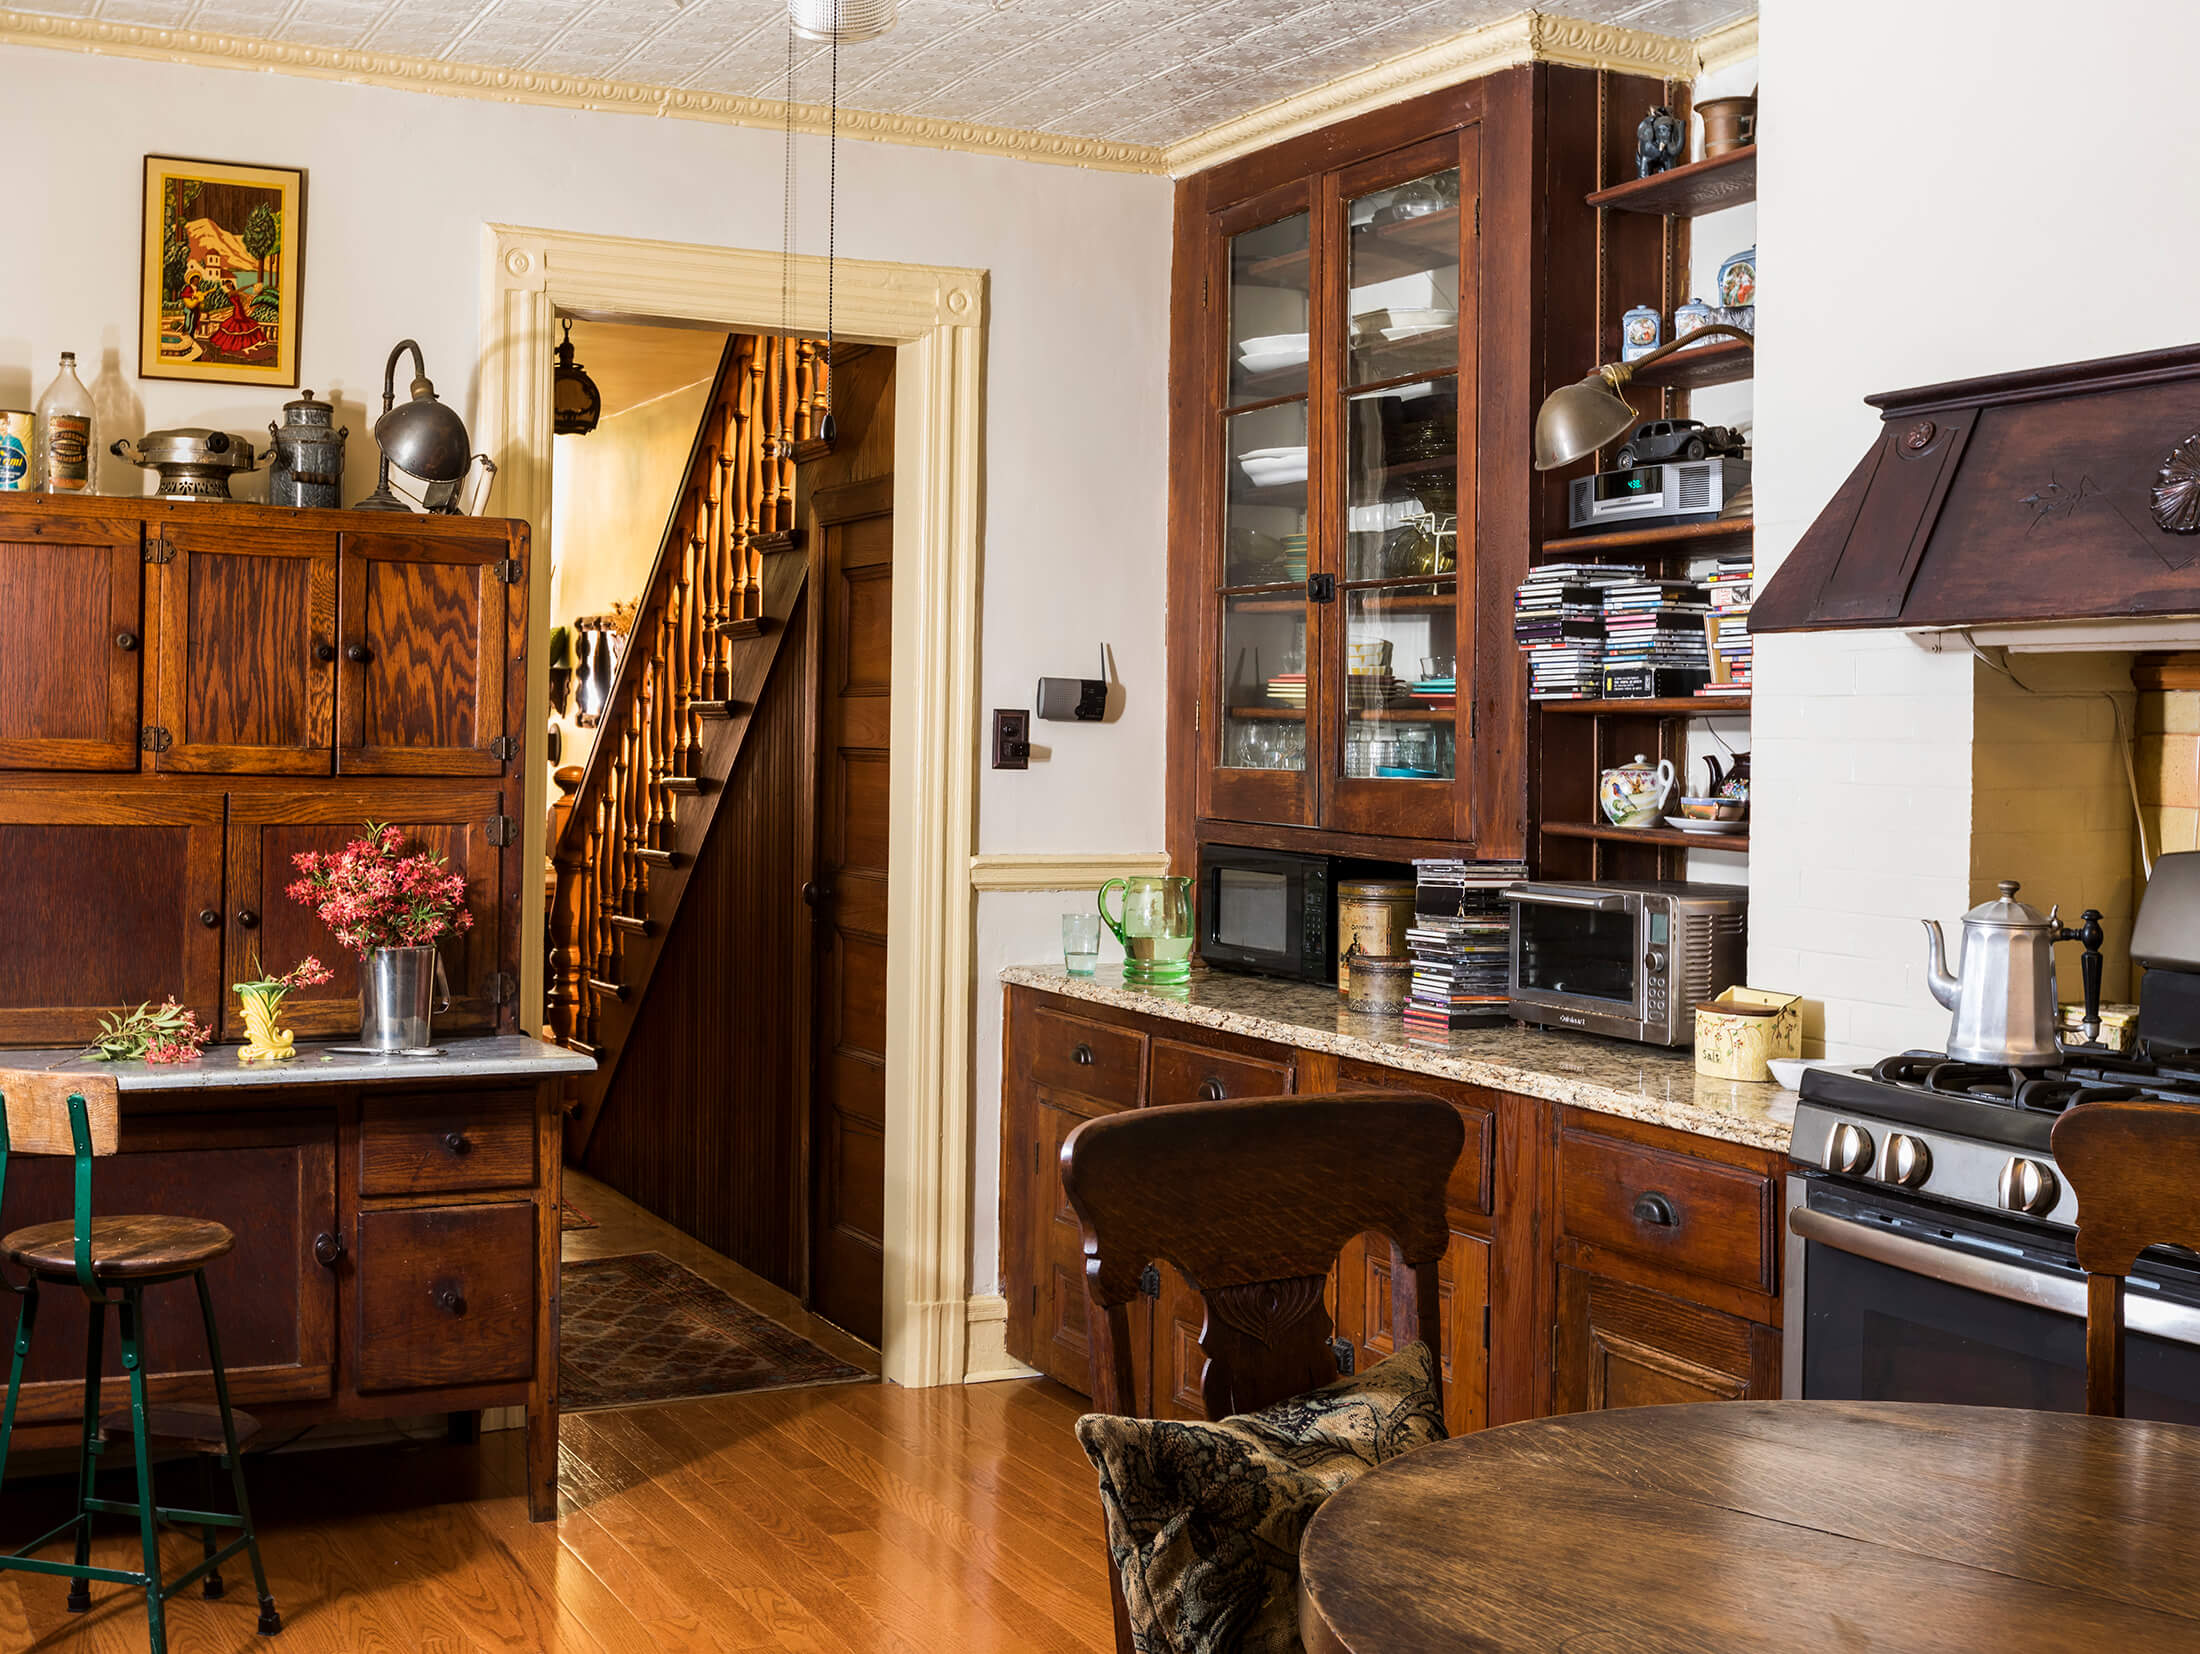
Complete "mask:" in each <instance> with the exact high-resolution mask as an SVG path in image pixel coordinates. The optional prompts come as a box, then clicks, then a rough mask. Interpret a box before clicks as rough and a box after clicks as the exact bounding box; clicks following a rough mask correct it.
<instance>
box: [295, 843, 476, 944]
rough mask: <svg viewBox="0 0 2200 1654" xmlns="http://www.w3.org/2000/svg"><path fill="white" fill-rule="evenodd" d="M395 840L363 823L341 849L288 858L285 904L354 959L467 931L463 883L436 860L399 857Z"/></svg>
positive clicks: (421, 855) (421, 854)
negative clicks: (292, 871) (290, 872)
mask: <svg viewBox="0 0 2200 1654" xmlns="http://www.w3.org/2000/svg"><path fill="white" fill-rule="evenodd" d="M403 843H404V838H403V835H402V834H400V833H399V832H398V830H397V829H396V828H395V827H390V826H386V825H385V826H377V825H376V824H375V823H373V822H371V821H370V822H368V823H367V826H366V837H365V838H356V839H353V840H352V841H351V842H350V843H349V844H347V845H345V846H344V848H343V849H341V850H338V851H335V852H333V853H332V852H328V851H321V850H304V851H301V852H299V853H298V854H297V855H296V856H293V857H292V858H291V860H292V861H293V862H295V863H296V865H297V868H298V873H299V877H298V878H297V879H295V880H293V881H292V883H291V885H290V888H289V890H288V892H287V894H288V895H289V897H290V899H291V900H292V901H294V902H297V903H299V904H300V905H302V906H305V907H310V908H311V909H313V911H314V913H315V915H316V916H317V917H318V918H319V919H320V921H321V923H323V924H324V925H326V926H328V928H329V929H330V930H331V931H332V932H334V933H335V936H336V940H337V941H338V942H339V943H340V944H342V945H343V946H344V947H347V948H349V949H350V950H351V951H352V952H354V953H356V954H358V955H359V956H360V957H361V958H365V957H366V955H367V954H368V953H369V952H370V951H371V950H372V949H375V948H418V947H427V946H429V945H431V944H433V943H434V942H435V941H436V939H437V938H439V937H442V936H445V935H455V934H457V933H459V932H461V931H465V930H470V929H471V928H472V927H473V922H474V916H473V915H472V914H471V913H469V912H468V911H467V910H466V879H465V876H464V875H463V874H459V873H454V872H452V871H451V870H450V866H449V864H448V863H447V862H446V861H445V859H444V858H443V857H442V856H439V855H434V854H431V853H430V852H428V851H425V850H420V851H415V852H414V853H413V854H412V855H409V856H401V855H399V854H398V851H399V850H400V848H401V847H402V846H403Z"/></svg>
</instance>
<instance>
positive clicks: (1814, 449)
mask: <svg viewBox="0 0 2200 1654" xmlns="http://www.w3.org/2000/svg"><path fill="white" fill-rule="evenodd" d="M2196 49H2200V11H2196V10H2195V9H2194V8H2193V7H2192V6H2191V5H2190V4H2189V3H2187V0H2123V3H2122V4H2120V5H2118V6H2116V7H2113V8H2108V9H2106V10H2103V9H2100V8H2096V9H2094V10H2092V11H2084V10H2079V11H2073V10H2072V9H2071V8H2070V7H2068V6H2067V5H2062V4H2055V3H2050V0H1940V3H1938V4H1934V5H1923V6H1921V5H1918V4H1916V3H1915V0H1844V3H1843V4H1841V5H1838V6H1834V5H1827V4H1825V3H1824V0H1764V6H1763V13H1762V18H1761V22H1760V30H1759V50H1760V53H1761V57H1760V60H1759V62H1760V68H1761V70H1762V106H1761V109H1762V117H1763V122H1764V144H1763V151H1762V156H1761V159H1760V160H1759V163H1758V196H1759V200H1758V222H1759V226H1760V229H1759V236H1758V242H1759V254H1760V260H1761V268H1760V275H1761V279H1762V283H1763V286H1762V291H1761V293H1760V296H1759V299H1758V320H1759V339H1760V341H1761V344H1760V348H1759V352H1758V358H1757V363H1758V372H1757V383H1756V417H1757V423H1756V472H1755V483H1756V500H1757V551H1758V565H1759V572H1760V576H1762V575H1763V574H1765V573H1766V572H1768V571H1769V570H1770V569H1771V568H1773V567H1774V566H1776V565H1777V563H1778V561H1779V559H1780V558H1781V557H1782V556H1783V555H1784V554H1785V553H1786V552H1787V551H1788V550H1789V549H1790V548H1791V547H1792V546H1793V544H1794V543H1795V541H1796V539H1797V538H1798V537H1799V536H1800V535H1801V534H1802V532H1803V530H1804V529H1805V528H1806V527H1807V526H1808V525H1809V523H1810V521H1811V519H1812V518H1813V517H1815V516H1816V515H1817V513H1818V511H1819V510H1820V509H1821V508H1822V507H1823V506H1824V504H1825V502H1826V500H1827V499H1828V498H1829V497H1830V496H1831V495H1832V494H1833V492H1834V490H1835V489H1836V488H1837V487H1839V485H1840V483H1841V481H1842V480H1843V478H1844V477H1845V476H1846V475H1847V473H1848V471H1849V470H1850V468H1851V467H1852V466H1853V465H1854V464H1855V462H1856V461H1857V459H1858V458H1859V457H1861V456H1862V454H1863V453H1864V451H1865V449H1866V448H1867V446H1868V445H1869V444H1870V443H1871V442H1872V441H1873V439H1874V437H1875V435H1876V433H1877V430H1878V425H1879V421H1878V418H1877V416H1876V414H1874V412H1873V411H1872V410H1871V409H1869V408H1867V407H1865V406H1864V404H1863V400H1862V399H1863V397H1864V396H1865V395H1866V394H1867V393H1868V392H1872V391H1880V390H1889V389H1896V388H1900V387H1903V386H1909V385H1919V384H1929V383H1932V382H1934V381H1937V380H1943V379H1954V378H1961V377H1965V376H1968V375H1972V374H1980V373H1988V372H1994V371H1998V370H2001V369H2006V368H2016V367H2023V366H2028V365H2032V364H2038V363H2049V362H2062V361H2071V360H2075V359H2079V358H2084V357H2092V356H2105V355H2111V354H2114V353H2117V352H2121V351H2132V350H2142V349H2147V348H2150V347H2154V346H2159V345H2167V344H2173V343H2182V342H2185V341H2188V340H2190V339H2191V338H2192V337H2193V332H2194V325H2195V323H2194V317H2195V310H2194V307H2193V303H2192V281H2191V272H2192V270H2193V267H2194V261H2195V257H2196V255H2200V220H2195V219H2194V218H2193V217H2192V215H2190V214H2182V213H2178V212H2176V211H2174V210H2172V211H2168V212H2165V211H2164V210H2163V208H2164V205H2165V203H2166V202H2171V201H2174V200H2175V199H2177V192H2176V188H2175V186H2174V185H2172V184H2169V183H2167V182H2166V181H2167V180H2172V179H2177V178H2181V177H2188V176H2190V175H2191V174H2192V171H2193V168H2194V167H2195V165H2196V164H2200V112H2196V109H2195V106H2194V104H2193V101H2192V99H2191V96H2190V89H2189V86H2188V85H2187V80H2188V78H2189V77H2188V75H2187V72H2186V67H2185V66H2186V64H2187V63H2188V62H2189V61H2190V60H2191V58H2192V55H2193V52H2194V51H2195V50H2196ZM2043 133H2044V134H2047V135H2045V136H2043V135H2042V134H2043ZM2134 156H2138V157H2144V160H2143V163H2141V164H2133V162H2132V159H2131V158H2132V157H2134ZM1757 652H1758V653H1757V659H1758V683H1757V693H1756V696H1755V729H1754V737H1755V742H1756V753H1757V757H1756V764H1755V768H1756V774H1757V777H1758V781H1757V789H1756V795H1755V796H1756V799H1757V803H1756V806H1755V809H1754V811H1753V815H1754V818H1755V819H1754V821H1753V823H1752V827H1751V834H1750V845H1751V852H1752V853H1751V857H1750V862H1751V878H1750V884H1751V898H1752V900H1751V948H1750V978H1751V980H1752V981H1753V982H1758V983H1761V984H1765V985H1768V986H1780V987H1786V988H1791V989H1793V990H1796V991H1799V992H1801V993H1803V994H1806V995H1808V996H1810V997H1811V998H1812V999H1815V1000H1821V1001H1823V1002H1824V1006H1825V1012H1824V1025H1823V1029H1822V1033H1823V1037H1824V1038H1825V1041H1826V1044H1827V1048H1828V1050H1829V1052H1830V1053H1831V1054H1833V1055H1836V1056H1849V1057H1854V1058H1865V1057H1873V1056H1880V1055H1884V1054H1885V1053H1886V1052H1888V1051H1891V1050H1897V1049H1900V1048H1902V1047H1903V1046H1906V1045H1912V1044H1917V1045H1938V1044H1940V1043H1941V1042H1942V1041H1943V1040H1944V1039H1945V1037H1946V1028H1947V1018H1946V1014H1945V1013H1944V1012H1942V1011H1941V1010H1940V1009H1939V1008H1938V1007H1937V1006H1935V1005H1934V1004H1933V1002H1932V1000H1931V998H1930V996H1929V995H1928V994H1927V993H1926V991H1925V987H1924V981H1923V974H1924V973H1923V951H1922V947H1921V943H1920V933H1919V929H1918V925H1917V920H1918V918H1920V917H1939V918H1940V919H1942V920H1943V922H1946V921H1948V920H1951V919H1953V918H1954V917H1955V916H1956V915H1957V914H1959V913H1961V912H1962V911H1963V909H1964V908H1965V907H1966V906H1968V905H1969V903H1970V899H1971V891H1972V880H1971V875H1972V865H1971V863H1972V856H1971V838H1972V832H1973V811H1972V785H1973V750H1972V743H1973V733H1974V717H1975V713H1976V708H1977V705H1978V702H1979V699H1980V697H1981V695H1982V694H1983V693H1984V691H1982V689H1981V687H1980V685H1981V679H1980V677H1979V673H1981V672H1983V671H1984V669H1983V668H1975V667H1974V665H1973V663H1972V662H1971V661H1970V660H1969V659H1968V658H1967V657H1964V656H1961V655H1944V656H1937V657H1936V656H1929V655H1926V654H1924V653H1922V652H1921V651H1919V650H1918V649H1916V648H1915V647H1914V646H1912V645H1911V644H1910V643H1908V642H1907V641H1905V640H1903V639H1902V638H1901V637H1899V636H1884V635H1872V634H1862V635H1855V636H1840V635H1821V636H1805V637H1767V638H1760V640H1759V642H1758V645H1757ZM2020 670H2021V668H2020ZM2026 894H2027V895H2028V896H2029V895H2031V894H2033V892H2032V891H2031V890H2030V889H2029V888H2028V889H2027V892H2026ZM2038 895H2039V896H2040V897H2041V899H2042V900H2043V901H2046V900H2055V899H2060V900H2061V901H2062V902H2063V905H2064V907H2065V908H2066V909H2074V908H2077V907H2082V906H2085V905H2089V898H2087V897H2086V895H2085V893H2084V892H2083V891H2064V890H2042V891H2040V892H2038ZM2091 905H2105V904H2100V903H2092V904H2091ZM1820 1031H1821V1030H1813V1032H1820Z"/></svg>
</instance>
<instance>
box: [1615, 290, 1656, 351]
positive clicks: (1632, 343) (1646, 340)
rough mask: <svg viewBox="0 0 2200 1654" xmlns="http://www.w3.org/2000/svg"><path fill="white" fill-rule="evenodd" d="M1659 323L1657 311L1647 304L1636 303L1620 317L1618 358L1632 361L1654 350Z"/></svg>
mask: <svg viewBox="0 0 2200 1654" xmlns="http://www.w3.org/2000/svg"><path fill="white" fill-rule="evenodd" d="M1661 325H1662V324H1661V323H1660V321H1659V318H1658V313H1657V311H1655V310H1654V309H1652V308H1651V307H1650V306H1649V305H1647V304H1638V305H1636V306H1635V308H1634V309H1632V310H1630V311H1628V312H1627V314H1626V315H1624V316H1622V317H1620V319H1619V359H1620V360H1621V361H1623V362H1632V361H1635V360H1637V359H1639V358H1641V357H1644V356H1647V355H1649V354H1650V353H1651V352H1652V351H1653V350H1656V349H1657V348H1658V331H1659V328H1660V326H1661Z"/></svg>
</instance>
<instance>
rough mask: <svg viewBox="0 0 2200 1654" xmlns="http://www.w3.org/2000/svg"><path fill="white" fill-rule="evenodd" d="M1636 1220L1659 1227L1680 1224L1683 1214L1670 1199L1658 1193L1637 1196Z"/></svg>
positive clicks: (1667, 1227) (1674, 1226) (1672, 1227)
mask: <svg viewBox="0 0 2200 1654" xmlns="http://www.w3.org/2000/svg"><path fill="white" fill-rule="evenodd" d="M1635 1221H1636V1222H1637V1223H1647V1224H1650V1225H1652V1226H1653V1227H1654V1228H1658V1229H1675V1228H1678V1227H1679V1226H1680V1221H1681V1214H1680V1212H1679V1211H1678V1210H1677V1209H1676V1208H1675V1207H1674V1205H1673V1203H1672V1202H1671V1201H1670V1200H1667V1199H1666V1198H1665V1196H1663V1195H1661V1194H1657V1193H1654V1192H1653V1193H1651V1194H1646V1195H1637V1196H1635Z"/></svg>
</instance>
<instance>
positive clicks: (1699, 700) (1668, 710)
mask: <svg viewBox="0 0 2200 1654" xmlns="http://www.w3.org/2000/svg"><path fill="white" fill-rule="evenodd" d="M1528 704H1529V705H1530V706H1534V707H1540V708H1541V709H1542V710H1543V711H1545V712H1550V713H1556V714H1563V715H1565V716H1568V717H1575V718H1612V717H1626V716H1627V715H1629V714H1630V713H1632V714H1634V715H1636V716H1638V717H1644V718H1746V717H1748V716H1749V697H1748V696H1747V695H1719V696H1711V695H1701V696H1698V695H1685V696H1684V695H1671V696H1665V697H1662V698H1660V699H1657V700H1652V699H1650V698H1649V697H1647V696H1645V697H1643V698H1641V699H1638V700H1617V701H1530V702H1529V703H1528Z"/></svg>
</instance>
